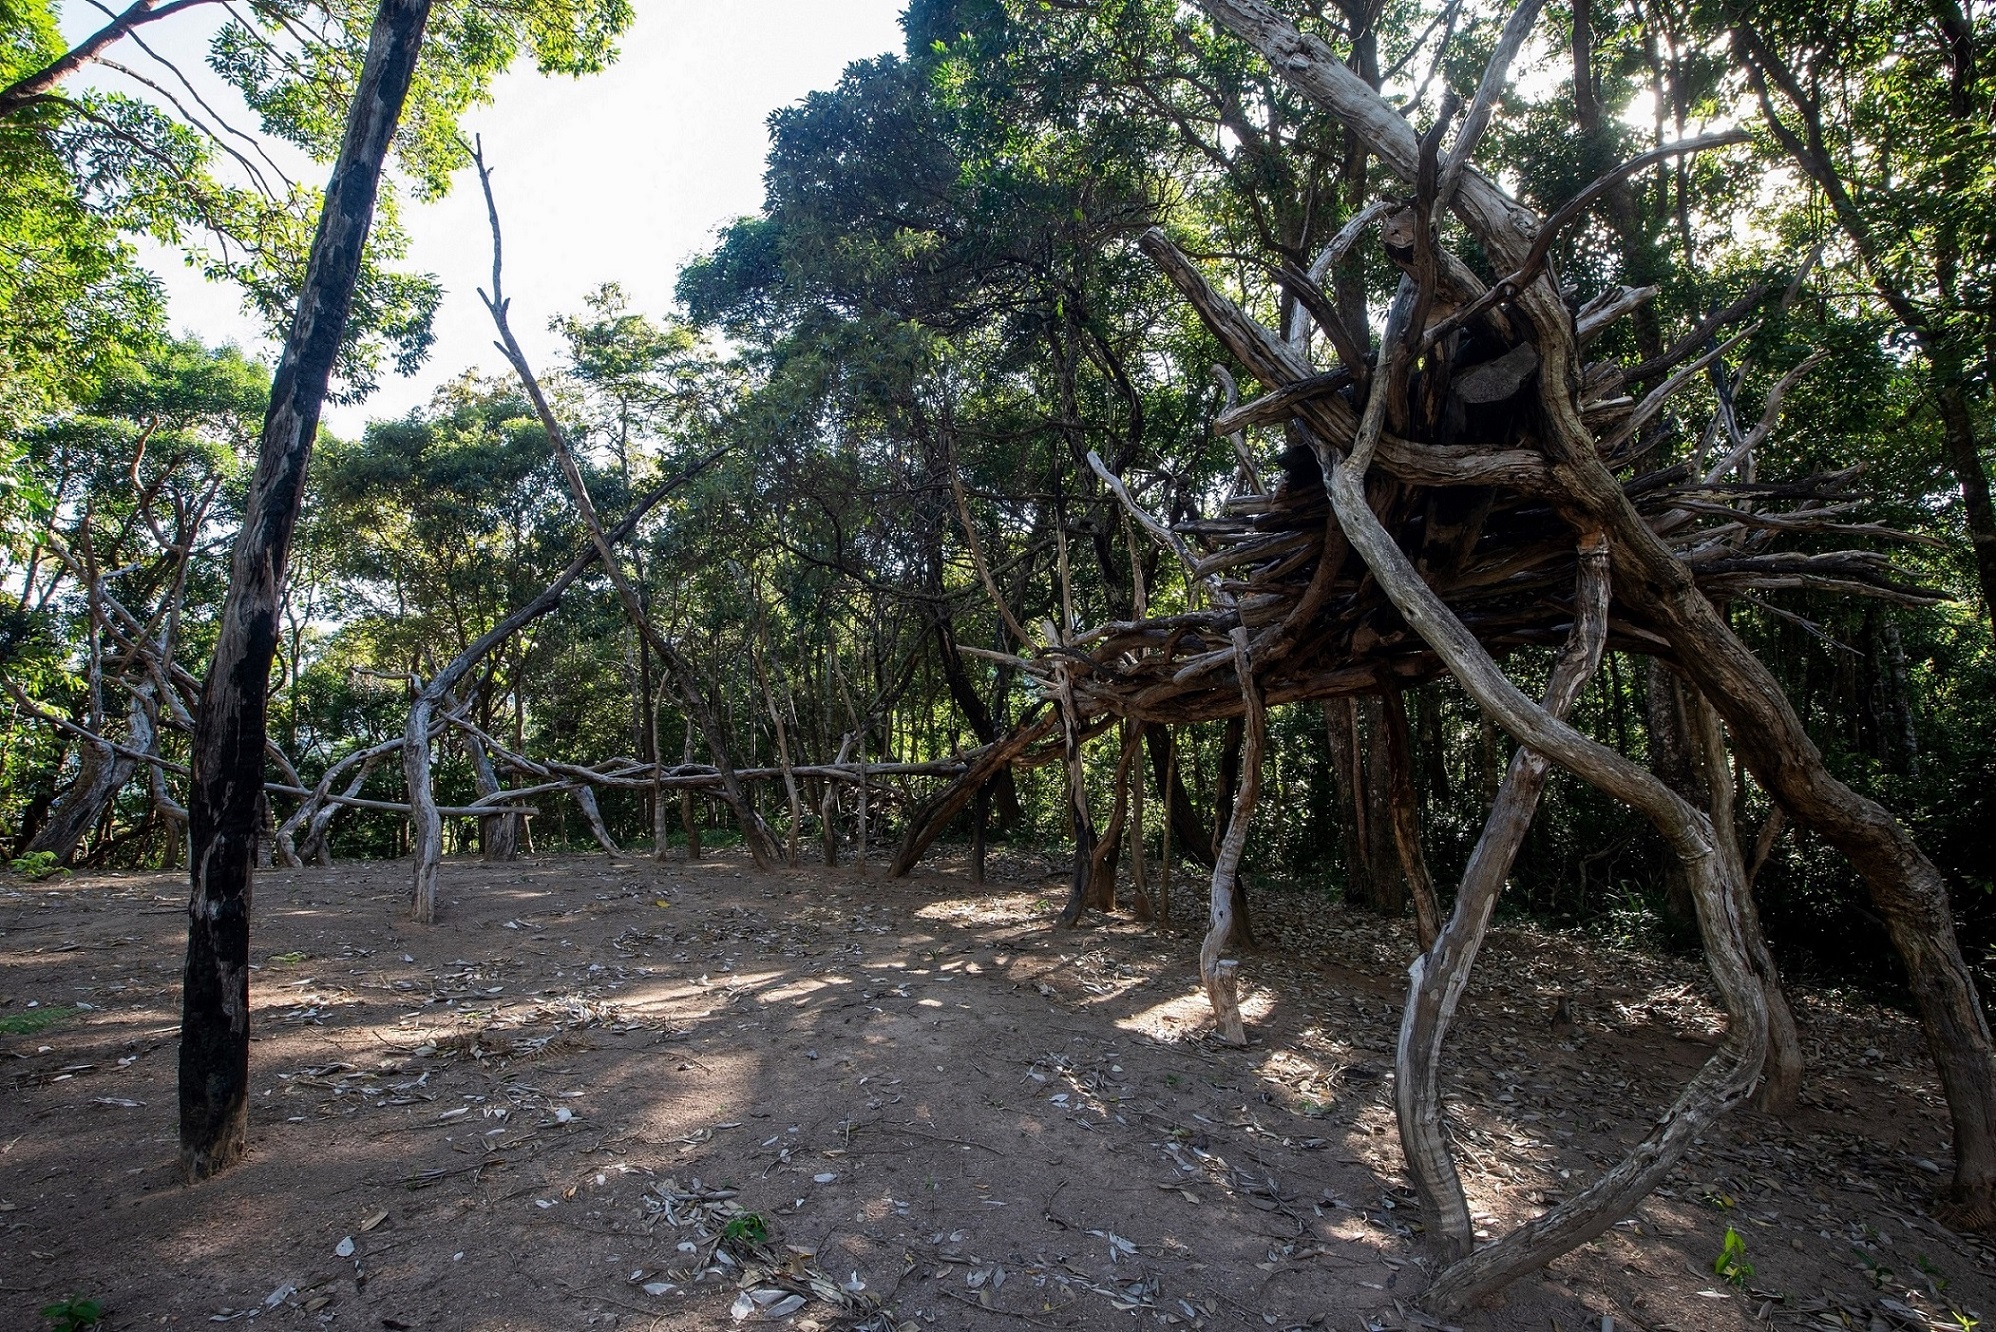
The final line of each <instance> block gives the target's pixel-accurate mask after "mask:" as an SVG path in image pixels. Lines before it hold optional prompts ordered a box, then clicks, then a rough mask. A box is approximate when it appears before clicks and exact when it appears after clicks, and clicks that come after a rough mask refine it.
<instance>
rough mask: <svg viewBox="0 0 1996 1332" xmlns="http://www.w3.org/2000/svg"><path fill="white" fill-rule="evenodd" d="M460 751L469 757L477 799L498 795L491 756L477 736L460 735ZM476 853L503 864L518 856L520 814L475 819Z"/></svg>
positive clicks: (489, 860) (499, 788) (492, 862)
mask: <svg viewBox="0 0 1996 1332" xmlns="http://www.w3.org/2000/svg"><path fill="white" fill-rule="evenodd" d="M464 752H465V753H466V754H467V755H469V756H470V758H471V771H472V775H473V777H474V778H475V779H476V780H477V782H478V798H479V799H481V800H486V799H490V798H491V797H492V796H496V795H498V794H499V792H500V790H501V789H502V788H501V787H500V785H499V774H498V773H496V772H494V771H493V770H492V755H491V754H490V753H489V752H488V751H487V750H486V748H485V741H484V739H483V738H481V737H480V736H478V735H476V734H474V733H470V732H467V733H466V734H465V737H464ZM478 853H479V855H480V856H482V857H483V858H484V859H485V861H486V863H488V864H493V865H505V864H510V863H511V862H513V861H515V860H518V859H519V858H520V816H519V815H518V814H487V815H486V816H485V817H484V818H482V819H480V820H479V821H478Z"/></svg>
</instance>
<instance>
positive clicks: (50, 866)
mask: <svg viewBox="0 0 1996 1332" xmlns="http://www.w3.org/2000/svg"><path fill="white" fill-rule="evenodd" d="M7 868H8V869H10V870H12V871H13V872H14V873H16V874H18V875H20V876H21V877H22V878H24V879H33V880H36V881H37V882H39V881H40V880H42V879H48V878H53V877H55V876H56V875H58V874H67V873H69V871H68V870H66V869H64V868H63V867H62V866H61V865H59V864H57V863H56V858H55V854H54V853H53V852H50V851H30V852H28V853H26V854H25V855H19V856H16V857H14V858H13V859H12V860H10V861H8V862H7Z"/></svg>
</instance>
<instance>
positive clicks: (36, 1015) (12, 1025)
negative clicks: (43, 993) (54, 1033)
mask: <svg viewBox="0 0 1996 1332" xmlns="http://www.w3.org/2000/svg"><path fill="white" fill-rule="evenodd" d="M76 1012H77V1010H76V1009H74V1008H63V1007H48V1008H30V1009H26V1010H24V1011H22V1012H19V1013H8V1014H6V1015H4V1016H0V1036H32V1035H34V1034H35V1033H36V1032H39V1031H47V1030H48V1029H49V1028H51V1027H57V1026H61V1025H62V1024H63V1023H64V1022H67V1021H68V1020H69V1019H70V1018H73V1017H75V1016H76Z"/></svg>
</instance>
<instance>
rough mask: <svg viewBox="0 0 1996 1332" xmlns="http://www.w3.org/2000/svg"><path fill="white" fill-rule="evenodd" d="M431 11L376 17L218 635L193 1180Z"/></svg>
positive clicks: (238, 1034)
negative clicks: (272, 720)
mask: <svg viewBox="0 0 1996 1332" xmlns="http://www.w3.org/2000/svg"><path fill="white" fill-rule="evenodd" d="M429 14H430V5H429V0H381V6H380V8H379V10H378V11H377V12H376V14H375V20H374V30H373V33H372V36H371V37H370V38H369V41H368V49H367V61H366V64H365V65H364V66H363V67H362V69H361V75H360V82H359V84H358V86H357V87H356V89H355V92H354V98H353V103H352V106H351V109H350V110H349V112H348V117H347V128H346V138H345V140H344V141H343V142H342V143H341V145H340V155H339V160H338V162H337V164H336V165H335V166H334V168H333V176H332V180H331V182H330V184H328V186H327V188H326V202H325V208H324V210H323V211H322V212H321V213H320V215H319V230H318V234H317V235H316V236H315V237H314V238H313V241H312V254H311V260H310V262H309V263H308V265H307V267H306V271H305V285H304V288H303V289H302V290H301V291H300V293H299V297H298V312H297V315H296V316H295V318H294V319H293V321H292V325H291V332H290V335H289V337H287V338H286V340H285V344H284V355H283V358H282V359H281V360H280V361H279V362H278V366H277V375H276V378H275V379H274V381H273V382H272V384H271V393H270V409H269V411H268V413H267V414H266V415H265V417H264V423H263V438H262V441H261V444H260V445H259V448H258V451H257V462H256V470H255V472H254V474H253V475H252V477H251V479H250V487H249V497H248V502H247V504H246V505H245V508H244V511H243V529H242V534H241V535H240V536H239V537H238V538H237V539H236V547H235V556H234V560H233V562H232V564H231V566H230V570H229V593H228V599H227V601H226V602H225V603H224V605H223V608H222V617H221V633H220V636H219V638H218V639H217V640H216V643H215V655H214V658H213V660H212V661H211V662H210V663H209V666H208V677H207V680H206V681H205V682H204V684H203V686H202V690H201V713H200V716H199V718H198V719H197V724H196V727H195V733H194V752H193V760H194V761H193V775H192V780H191V782H190V784H189V797H188V802H187V804H188V816H189V820H188V822H189V835H190V838H191V846H192V853H193V863H192V866H191V869H192V878H193V894H192V897H191V898H190V900H189V902H188V928H187V969H186V975H185V979H184V988H183V993H182V999H181V1026H180V1031H181V1036H180V1165H181V1170H182V1172H183V1173H184V1174H185V1175H186V1176H187V1177H188V1178H189V1179H202V1178H205V1177H207V1176H209V1175H212V1174H214V1173H215V1172H217V1171H219V1170H222V1169H225V1168H226V1167H228V1166H229V1165H230V1164H232V1163H233V1162H234V1161H235V1160H236V1159H237V1158H238V1157H239V1156H241V1155H242V1151H243V1144H244V1134H245V1130H246V1127H247V1123H248V1114H247V1097H248V1094H249V926H250V892H251V880H252V878H253V877H254V866H253V862H254V859H255V856H256V843H257V829H258V815H259V808H258V807H259V804H260V801H261V797H262V795H263V764H264V732H265V710H266V705H267V703H268V693H269V686H270V667H271V662H272V660H273V659H274V658H275V656H276V653H277V628H278V623H277V611H278V600H279V598H280V596H281V595H282V592H283V587H284V566H285V560H286V557H287V556H288V554H289V552H290V548H291V533H292V529H293V528H294V527H296V525H297V522H298V507H299V503H300V501H301V500H302V498H303V496H304V490H305V469H306V465H307V464H308V463H309V461H310V459H311V455H312V441H313V438H314V437H315V436H316V435H317V434H318V430H319V411H320V408H321V407H322V406H323V405H324V402H325V396H326V385H327V383H328V382H329V381H330V380H331V378H332V373H333V364H334V361H335V360H336V359H337V358H338V355H339V349H340V343H341V341H342V340H343V339H344V337H345V334H346V326H347V316H348V314H349V313H350V312H351V310H352V306H353V292H354V284H355V282H356V281H357V280H358V278H359V276H360V265H361V255H362V251H363V249H364V248H365V246H366V243H367V233H368V228H369V226H370V225H371V224H372V222H373V220H374V203H375V196H376V193H377V192H378V190H379V188H380V184H381V167H382V162H383V160H384V158H385V157H386V155H387V152H388V144H389V140H390V139H392V138H393V137H394V134H395V126H396V123H397V121H398V120H400V118H401V114H402V102H403V98H404V97H406V96H407V94H408V91H409V80H410V77H411V76H412V75H413V74H414V72H415V68H416V57H417V55H418V53H419V52H420V51H421V50H422V45H423V29H424V25H425V24H426V23H427V22H428V20H429Z"/></svg>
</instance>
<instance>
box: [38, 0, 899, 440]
mask: <svg viewBox="0 0 1996 1332" xmlns="http://www.w3.org/2000/svg"><path fill="white" fill-rule="evenodd" d="M901 6H902V0H709V3H707V4H701V5H691V4H672V5H664V4H658V3H656V2H655V0H652V2H650V3H640V4H639V6H638V17H637V21H636V22H635V23H633V24H632V26H631V29H630V31H629V32H628V33H626V34H625V36H624V39H623V41H622V43H621V46H622V50H623V56H622V58H621V59H620V60H619V61H618V62H617V63H616V64H615V65H612V66H611V67H610V68H609V69H608V70H606V71H604V72H603V73H601V74H598V75H593V76H591V77H588V78H583V79H571V78H567V77H555V78H547V77H543V76H541V75H540V74H537V73H535V72H534V70H533V68H532V66H531V64H530V63H527V62H522V66H521V67H520V68H519V69H517V70H516V71H515V72H513V73H510V74H508V75H506V76H504V77H503V78H501V79H499V80H498V81H497V82H496V84H495V85H494V88H493V93H494V103H493V105H491V106H486V107H481V108H478V109H476V110H474V111H472V112H471V113H470V114H469V115H467V116H466V117H465V120H464V129H465V131H466V134H467V136H469V135H471V134H479V135H482V136H483V137H484V141H485V153H486V158H487V161H488V162H489V163H490V164H491V165H492V167H493V173H494V174H493V188H494V191H495V193H496V194H497V196H498V200H499V207H500V213H501V220H502V222H503V224H504V226H505V231H506V275H505V276H506V292H507V294H508V295H509V296H510V297H512V300H513V310H512V322H513V328H514V331H515V332H516V333H517V334H518V335H519V337H520V340H521V342H522V343H523V344H525V347H526V350H527V354H528V356H529V357H531V358H532V359H533V360H534V362H535V365H536V368H538V369H543V370H545V369H551V368H553V366H554V364H555V361H556V351H557V347H558V342H557V340H556V339H555V337H554V336H553V335H552V334H551V333H549V332H548V328H547V323H548V320H549V318H550V317H552V316H554V315H557V314H570V313H576V312H579V311H581V310H582V308H583V306H582V300H583V297H584V296H585V295H587V294H588V293H589V292H590V291H592V290H593V289H594V288H596V287H597V286H598V285H599V284H601V283H604V282H611V281H615V282H620V283H622V284H623V285H624V287H625V288H626V290H628V291H629V292H630V294H631V296H632V299H633V303H634V305H635V307H636V308H637V309H639V310H642V311H646V312H650V313H657V312H659V311H662V310H663V309H665V308H666V307H667V306H668V305H669V304H670V302H671V300H672V286H673V281H674V279H675V277H676V276H677V275H678V272H679V269H680V267H681V266H682V265H683V264H684V263H685V262H686V260H688V259H689V258H691V257H693V256H694V255H695V254H698V253H699V252H701V251H702V250H704V249H706V248H707V247H708V246H709V245H711V244H712V242H713V239H714V234H715V231H716V229H717V228H718V227H720V226H722V225H724V224H726V223H727V222H729V221H732V220H733V219H734V218H737V217H740V216H743V215H745V214H749V213H754V212H755V211H757V210H758V209H759V208H760V207H761V205H762V171H763V159H764V156H765V155H766V153H767V151H768V147H769V138H768V132H767V127H766V123H765V122H766V120H767V118H768V116H769V113H770V112H771V111H774V110H776V109H777V108H779V107H784V106H789V105H792V104H794V103H796V102H797V101H799V100H800V99H802V98H803V97H804V96H805V95H806V94H808V93H810V92H812V91H813V90H816V89H826V88H830V87H832V86H833V85H835V84H836V83H837V82H838V79H839V76H840V74H841V73H842V72H843V71H844V69H845V67H846V65H847V64H849V63H851V62H852V61H855V60H863V59H868V58H871V57H873V56H876V55H879V54H882V53H883V52H888V51H896V52H898V51H899V50H900V49H901V44H902V42H901V30H900V26H899V19H900V11H901ZM63 17H64V23H63V27H64V32H65V35H67V36H68V37H69V38H70V39H71V40H72V41H73V40H75V39H76V38H77V37H79V36H81V35H83V34H85V33H87V32H89V31H91V30H93V29H94V28H95V27H97V26H98V25H100V24H101V23H102V22H103V16H102V15H101V14H100V13H98V12H97V11H96V10H94V9H92V8H90V7H89V6H88V5H84V4H71V5H68V6H65V13H64V16H63ZM189 17H190V18H193V19H195V20H196V21H195V22H192V23H189V22H185V21H181V20H176V19H168V20H165V21H163V22H161V23H160V24H158V25H157V26H155V27H149V28H146V29H143V30H142V34H141V35H143V36H144V37H145V39H146V41H147V43H148V44H149V45H150V46H152V47H153V49H154V50H156V51H158V52H159V53H160V55H161V56H163V57H165V58H166V59H168V60H171V61H172V62H173V63H174V64H175V65H176V66H178V67H179V69H180V71H181V72H182V73H183V74H185V75H186V76H187V77H188V80H189V81H190V82H192V83H193V84H194V85H195V87H197V88H198V89H199V90H200V92H201V96H202V98H203V99H204V100H205V101H207V102H208V103H209V104H210V105H211V106H213V107H214V108H215V109H216V110H217V111H218V112H221V113H222V114H223V115H225V116H227V117H229V119H230V121H231V123H233V124H234V125H236V126H237V127H238V128H241V129H254V127H255V121H254V118H253V117H252V116H250V115H249V113H248V112H247V111H246V110H245V109H244V108H243V105H242V102H241V99H240V98H238V97H236V96H235V95H234V93H233V92H232V91H230V90H229V89H228V88H226V87H225V86H223V85H221V84H220V83H219V81H218V80H217V79H216V78H215V77H214V76H213V75H212V74H211V73H210V72H209V71H208V69H207V67H206V65H205V64H204V63H203V57H204V55H205V52H206V44H207V39H208V37H209V35H210V34H211V33H212V32H213V30H214V26H215V25H214V22H213V20H211V19H207V18H205V17H204V16H203V15H202V14H201V12H200V11H195V13H194V14H192V15H190V16H189ZM112 54H113V57H114V58H115V59H117V60H118V61H119V63H121V64H125V65H128V66H130V67H131V68H133V69H135V70H137V71H139V72H141V73H143V74H145V75H146V76H147V77H149V78H153V79H155V80H157V81H158V82H159V83H161V84H162V85H166V86H169V87H172V88H174V90H175V91H176V93H179V94H180V95H181V96H182V99H183V100H186V99H185V94H184V91H183V90H181V89H180V88H179V86H178V85H177V84H176V83H175V81H174V79H173V76H172V75H170V74H167V73H165V72H164V71H162V70H161V69H160V68H159V66H157V65H156V64H154V63H152V62H151V61H150V60H149V59H148V57H147V56H146V55H145V53H144V52H142V51H140V50H138V49H137V48H136V47H133V46H132V45H131V44H130V43H129V42H125V43H120V44H119V46H118V47H117V48H116V49H115V50H114V51H113V53H112ZM89 81H90V83H91V84H92V85H94V86H101V87H106V88H114V87H115V88H121V89H123V90H125V91H130V92H135V93H138V94H139V95H141V96H147V95H148V94H147V92H146V90H144V89H142V88H139V87H137V86H135V85H133V84H131V83H129V82H128V81H126V80H124V79H123V78H122V77H121V76H119V75H117V74H116V73H114V72H111V71H100V72H96V73H93V75H92V76H91V78H90V80H89ZM151 100H158V98H157V97H156V96H154V97H152V98H151ZM239 146H241V145H239ZM268 150H269V152H270V154H271V156H272V157H273V158H275V159H276V161H277V162H278V163H279V165H280V166H282V167H283V169H284V170H285V171H286V172H287V173H288V174H291V175H292V176H293V178H294V179H297V180H300V181H309V182H312V183H314V184H317V185H323V184H324V183H325V176H326V174H327V171H328V168H326V167H323V166H317V165H315V164H313V163H310V162H307V161H301V157H302V155H301V154H299V153H297V152H296V151H295V150H291V151H284V150H283V149H282V145H276V146H270V147H269V149H268ZM245 151H246V152H247V150H246V149H245ZM247 155H249V156H250V157H251V158H252V160H256V159H255V155H254V154H253V153H249V154H247ZM403 225H404V227H405V229H406V230H407V231H408V232H409V234H410V238H411V246H410V252H409V257H408V259H407V260H406V261H405V266H406V267H408V268H411V269H414V270H417V271H421V272H429V273H434V274H436V275H437V276H438V278H440V279H441V281H442V282H443V285H444V289H445V294H444V304H443V308H442V309H441V310H440V311H439V312H438V315H437V322H436V332H437V342H436V346H435V347H434V349H433V350H432V351H431V353H430V357H429V359H428V360H427V361H426V362H425V363H424V365H423V367H422V369H421V370H420V371H418V373H417V374H416V375H415V376H414V377H412V378H409V379H404V378H402V377H400V376H398V375H395V374H394V373H393V372H392V370H391V371H389V372H387V373H386V374H385V375H384V377H383V380H382V386H381V388H380V390H379V391H378V392H376V393H375V395H374V396H373V397H372V398H370V399H369V400H368V401H367V402H365V403H363V404H360V405H358V406H349V407H335V408H330V409H329V410H328V411H327V413H326V421H327V424H328V425H329V426H331V427H332V428H333V429H334V430H335V431H336V432H338V433H340V434H343V435H355V434H358V433H359V431H360V429H361V426H362V425H363V424H364V423H365V422H366V421H368V420H370V419H377V418H385V417H395V416H400V415H402V414H404V413H406V412H407V411H409V410H410V409H411V408H413V407H417V406H420V405H421V404H423V403H424V402H427V401H428V400H429V397H430V395H431V393H432V391H433V390H434V389H435V388H436V386H437V385H439V384H440V383H442V382H443V381H445V380H447V379H450V378H453V377H455V376H456V375H457V374H459V373H460V372H462V371H463V370H464V369H465V368H466V367H468V366H477V367H479V368H480V369H482V370H484V371H486V372H488V373H497V372H498V371H499V370H500V369H502V368H503V366H504V361H503V360H502V359H501V358H500V356H499V354H498V352H497V351H496V350H495V349H494V348H493V346H492V325H491V321H490V319H489V318H488V316H487V315H486V313H485V309H484V307H483V306H482V305H481V304H480V303H479V300H478V295H477V288H479V287H481V286H485V285H488V284H489V283H490V281H491V275H492V250H491V239H490V235H489V233H488V231H487V228H486V221H485V206H484V202H483V200H482V199H481V198H480V197H479V192H478V181H477V178H476V176H475V175H473V174H472V173H471V172H470V171H469V170H467V171H465V172H463V173H461V174H460V175H459V177H458V180H457V183H456V186H455V188H454V189H453V190H452V192H451V194H450V195H449V196H448V197H447V198H445V199H443V200H442V201H441V202H438V203H436V204H431V205H427V206H420V205H412V206H410V207H408V208H406V209H405V211H404V215H403ZM142 253H143V254H144V256H145V259H146V262H147V264H148V265H149V266H150V267H151V268H153V270H154V271H155V272H157V273H158V274H159V275H160V277H161V279H162V281H163V282H164V284H165V287H166V291H167V296H168V300H169V302H170V305H169V311H170V315H169V317H170V322H171V325H172V327H173V329H174V330H175V331H176V332H186V333H192V334H194V335H196V336H199V337H200V338H202V339H203V340H204V341H207V342H209V343H218V342H224V341H235V342H238V343H240V344H241V345H243V346H244V347H245V349H247V350H251V351H253V352H257V353H261V354H263V355H264V356H265V357H266V359H268V358H269V357H270V356H271V354H272V352H273V348H272V347H271V345H270V344H269V343H268V342H267V341H265V340H264V339H263V337H262V336H261V333H262V330H261V329H260V328H259V327H258V325H257V324H256V323H255V321H253V320H251V319H249V318H247V317H245V316H244V315H243V314H242V312H241V309H240V304H239V301H238V298H237V294H236V292H235V290H234V289H233V288H231V287H227V286H221V285H217V284H212V283H209V282H206V281H204V280H203V278H202V277H201V274H200V272H199V271H198V270H196V269H192V268H189V267H187V266H186V265H184V264H183V263H182V262H181V260H180V256H179V255H178V254H176V253H174V252H172V251H170V250H164V249H161V248H160V247H158V246H150V245H149V246H146V247H144V248H143V250H142Z"/></svg>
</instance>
